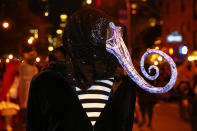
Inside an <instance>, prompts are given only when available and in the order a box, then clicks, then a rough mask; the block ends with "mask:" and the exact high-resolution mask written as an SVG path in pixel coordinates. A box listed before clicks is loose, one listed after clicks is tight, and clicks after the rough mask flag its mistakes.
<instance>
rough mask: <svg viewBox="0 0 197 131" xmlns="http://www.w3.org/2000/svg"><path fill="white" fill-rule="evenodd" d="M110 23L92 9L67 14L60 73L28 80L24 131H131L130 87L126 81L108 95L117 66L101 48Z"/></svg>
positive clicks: (48, 71)
mask: <svg viewBox="0 0 197 131" xmlns="http://www.w3.org/2000/svg"><path fill="white" fill-rule="evenodd" d="M111 21H113V20H112V19H111V18H110V17H108V16H107V15H105V14H104V13H103V12H101V11H98V10H96V9H89V8H88V9H81V10H80V11H78V12H76V13H74V14H73V15H72V17H71V18H70V21H69V22H68V24H67V27H66V29H65V31H64V35H63V42H64V48H65V49H66V51H67V52H65V53H64V54H65V63H64V64H63V65H64V66H65V69H64V70H63V71H61V70H58V69H57V68H51V69H50V68H49V69H46V70H45V71H44V72H42V73H41V74H39V75H38V76H37V77H35V78H34V79H33V80H32V83H31V88H30V94H29V101H28V121H27V131H45V130H48V131H52V130H53V131H63V130H65V131H112V130H113V131H131V130H132V124H133V115H134V107H135V96H136V95H135V86H136V84H135V83H134V82H133V81H132V80H131V79H127V81H128V82H122V84H120V85H119V87H116V90H113V85H114V83H115V82H114V79H115V76H114V72H115V70H116V65H117V63H118V62H117V60H116V58H115V57H114V56H113V55H112V54H110V53H109V52H107V51H106V47H105V44H106V40H107V38H109V37H111V36H112V34H111V32H110V30H109V29H107V28H108V27H109V23H110V22H111ZM107 30H108V31H107ZM55 63H56V62H55ZM56 69H57V70H56ZM131 87H132V88H131Z"/></svg>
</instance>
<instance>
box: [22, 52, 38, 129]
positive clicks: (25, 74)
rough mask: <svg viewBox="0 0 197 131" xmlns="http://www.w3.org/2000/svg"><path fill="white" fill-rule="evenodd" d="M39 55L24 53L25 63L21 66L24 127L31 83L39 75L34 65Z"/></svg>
mask: <svg viewBox="0 0 197 131" xmlns="http://www.w3.org/2000/svg"><path fill="white" fill-rule="evenodd" d="M36 55H37V53H36V52H35V51H30V52H25V53H24V62H22V63H21V64H20V65H19V93H18V94H19V105H20V108H21V117H22V126H25V123H26V119H27V113H26V112H27V100H28V96H29V88H30V82H31V80H32V78H33V76H34V75H36V74H37V73H38V69H37V67H36V66H35V65H34V63H35V58H36Z"/></svg>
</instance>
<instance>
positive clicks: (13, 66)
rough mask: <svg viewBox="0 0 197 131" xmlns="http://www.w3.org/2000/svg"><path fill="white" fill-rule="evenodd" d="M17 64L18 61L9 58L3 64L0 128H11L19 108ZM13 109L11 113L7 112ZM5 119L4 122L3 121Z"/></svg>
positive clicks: (0, 94) (0, 93)
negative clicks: (7, 61) (8, 60)
mask: <svg viewBox="0 0 197 131" xmlns="http://www.w3.org/2000/svg"><path fill="white" fill-rule="evenodd" d="M18 66H19V61H15V60H11V61H10V62H9V63H6V65H5V69H6V70H5V73H4V74H3V81H2V90H1V92H0V116H2V119H1V118H0V130H1V127H2V128H3V129H6V130H12V127H11V125H12V124H13V119H12V117H13V116H16V115H17V113H18V110H19V105H18V103H17V99H18V96H17V94H18V84H19V78H18ZM8 110H13V113H7V111H8ZM4 121H5V123H4Z"/></svg>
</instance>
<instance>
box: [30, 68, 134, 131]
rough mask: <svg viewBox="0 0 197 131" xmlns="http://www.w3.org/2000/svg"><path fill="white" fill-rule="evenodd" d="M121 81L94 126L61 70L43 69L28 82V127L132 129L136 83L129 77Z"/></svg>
mask: <svg viewBox="0 0 197 131" xmlns="http://www.w3.org/2000/svg"><path fill="white" fill-rule="evenodd" d="M123 81H124V82H123V83H122V84H121V85H120V86H119V87H118V88H117V90H116V91H115V92H114V93H113V94H112V95H111V96H110V98H109V100H108V103H107V104H106V106H105V108H104V109H103V111H102V112H101V115H100V117H99V118H98V119H97V122H96V124H95V126H94V127H93V126H92V125H91V122H90V120H89V119H88V117H87V115H86V112H85V111H84V109H83V107H82V105H81V103H80V101H79V99H78V96H77V94H76V91H75V88H74V87H72V86H71V85H69V84H68V81H67V79H66V78H65V77H63V75H62V74H61V73H58V72H55V71H53V70H51V69H48V70H45V71H44V72H42V73H41V74H39V75H38V76H36V77H35V78H33V80H32V82H31V87H30V93H29V101H28V121H27V131H131V130H132V126H133V119H134V110H135V97H136V94H135V93H136V91H135V86H136V84H135V83H134V82H132V81H131V80H130V78H128V77H125V78H124V79H123Z"/></svg>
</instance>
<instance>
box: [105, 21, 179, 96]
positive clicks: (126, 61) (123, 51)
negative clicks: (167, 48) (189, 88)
mask: <svg viewBox="0 0 197 131" xmlns="http://www.w3.org/2000/svg"><path fill="white" fill-rule="evenodd" d="M109 27H110V29H111V32H112V34H113V35H112V37H111V38H109V39H108V40H107V41H106V49H107V51H108V52H110V53H112V54H113V55H114V56H116V58H117V59H118V60H119V63H120V64H121V66H122V67H123V68H124V70H125V71H126V72H127V74H128V75H129V76H130V78H131V79H132V80H133V81H135V82H136V83H137V84H138V85H139V86H140V87H141V88H142V89H144V90H146V91H148V92H150V93H165V92H167V91H169V90H170V89H171V88H172V87H173V86H174V84H175V82H176V78H177V69H176V65H175V63H174V61H173V60H172V58H170V57H169V56H168V55H167V54H165V53H164V52H162V51H159V50H156V49H151V50H149V51H147V52H146V53H145V54H144V55H143V57H142V59H141V62H140V67H141V70H142V73H143V74H144V75H145V77H146V78H147V79H149V80H155V79H156V78H157V77H158V76H159V69H158V67H156V66H153V65H152V66H150V67H149V73H150V70H151V69H153V68H154V69H155V70H156V74H155V75H154V76H150V75H149V74H148V73H147V72H146V70H145V69H144V60H145V58H146V56H147V55H149V54H152V53H156V54H159V55H161V56H162V57H164V58H165V59H166V60H167V61H168V62H169V64H170V69H171V72H172V73H171V78H170V81H169V82H168V83H167V84H166V85H165V86H164V87H155V86H152V85H150V84H149V83H147V82H146V81H145V80H144V79H143V78H142V77H141V76H140V75H139V73H138V72H137V71H136V70H135V68H134V66H133V63H132V60H131V57H130V54H129V52H128V50H127V48H126V46H125V43H124V41H123V39H122V36H121V27H119V26H115V24H114V23H113V22H110V23H109Z"/></svg>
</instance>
